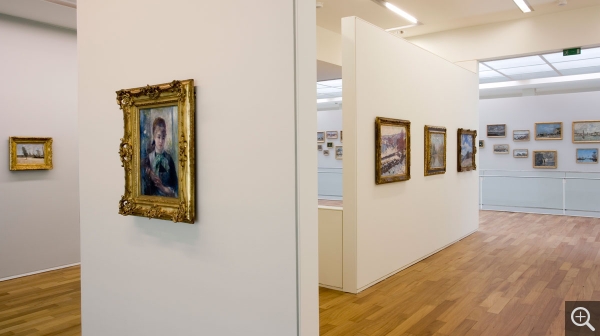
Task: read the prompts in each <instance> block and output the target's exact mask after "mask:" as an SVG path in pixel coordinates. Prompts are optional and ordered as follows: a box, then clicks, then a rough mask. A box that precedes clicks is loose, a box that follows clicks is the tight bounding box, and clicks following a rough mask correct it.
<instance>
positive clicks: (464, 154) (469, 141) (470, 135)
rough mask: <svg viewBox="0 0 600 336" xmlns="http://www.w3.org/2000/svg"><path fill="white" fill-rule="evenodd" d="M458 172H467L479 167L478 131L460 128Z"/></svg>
mask: <svg viewBox="0 0 600 336" xmlns="http://www.w3.org/2000/svg"><path fill="white" fill-rule="evenodd" d="M457 138H458V153H457V154H458V160H457V163H458V165H457V168H458V172H459V173H460V172H466V171H470V170H476V169H477V163H476V162H477V161H476V160H475V155H476V154H477V146H475V144H476V143H477V131H474V130H469V129H463V128H459V129H458V137H457Z"/></svg>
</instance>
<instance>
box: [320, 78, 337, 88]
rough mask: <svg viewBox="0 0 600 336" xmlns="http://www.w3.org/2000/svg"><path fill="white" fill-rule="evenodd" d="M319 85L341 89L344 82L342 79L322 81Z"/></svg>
mask: <svg viewBox="0 0 600 336" xmlns="http://www.w3.org/2000/svg"><path fill="white" fill-rule="evenodd" d="M318 84H321V85H325V86H329V87H337V88H341V87H342V80H341V79H334V80H328V81H321V82H319V83H318Z"/></svg>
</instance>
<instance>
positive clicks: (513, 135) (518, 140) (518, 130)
mask: <svg viewBox="0 0 600 336" xmlns="http://www.w3.org/2000/svg"><path fill="white" fill-rule="evenodd" d="M519 131H521V132H525V131H527V132H529V139H527V140H515V132H519ZM512 140H513V141H514V142H523V141H531V131H530V130H513V139H512Z"/></svg>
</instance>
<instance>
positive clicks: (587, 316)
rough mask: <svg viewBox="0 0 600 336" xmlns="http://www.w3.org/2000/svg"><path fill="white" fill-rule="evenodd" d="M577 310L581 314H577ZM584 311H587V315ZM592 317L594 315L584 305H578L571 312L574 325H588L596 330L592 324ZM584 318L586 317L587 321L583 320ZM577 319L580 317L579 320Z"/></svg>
mask: <svg viewBox="0 0 600 336" xmlns="http://www.w3.org/2000/svg"><path fill="white" fill-rule="evenodd" d="M577 311H579V315H577V316H575V312H577ZM582 312H585V315H583V314H582ZM591 317H592V315H590V312H589V311H588V310H587V309H585V308H583V307H577V308H575V309H573V311H572V312H571V322H573V324H574V325H576V326H578V327H583V326H587V327H588V328H590V329H591V330H592V331H596V329H595V328H594V327H593V326H592V325H591V324H590V318H591ZM584 318H585V322H583V319H584ZM575 319H579V322H577V321H576V320H575ZM582 322H583V323H582Z"/></svg>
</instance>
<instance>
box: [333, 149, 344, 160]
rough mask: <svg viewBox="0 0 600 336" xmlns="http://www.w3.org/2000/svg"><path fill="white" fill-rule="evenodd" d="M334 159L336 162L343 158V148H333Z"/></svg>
mask: <svg viewBox="0 0 600 336" xmlns="http://www.w3.org/2000/svg"><path fill="white" fill-rule="evenodd" d="M335 158H336V160H342V159H343V158H344V148H343V146H335Z"/></svg>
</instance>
